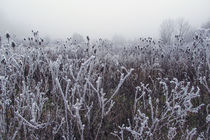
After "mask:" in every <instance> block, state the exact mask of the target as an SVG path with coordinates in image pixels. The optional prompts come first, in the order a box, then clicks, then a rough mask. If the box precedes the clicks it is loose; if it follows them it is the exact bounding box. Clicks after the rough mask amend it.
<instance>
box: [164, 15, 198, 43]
mask: <svg viewBox="0 0 210 140" xmlns="http://www.w3.org/2000/svg"><path fill="white" fill-rule="evenodd" d="M193 34H194V30H193V28H192V27H191V25H190V24H189V23H188V22H187V21H186V20H185V19H184V18H179V19H177V20H172V19H167V20H164V21H163V22H162V24H161V26H160V38H161V39H162V41H163V43H164V44H167V45H171V44H173V43H174V40H175V38H176V39H178V41H179V42H183V41H184V42H190V41H191V39H192V36H193ZM174 37H175V38H174Z"/></svg>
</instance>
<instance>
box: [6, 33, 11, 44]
mask: <svg viewBox="0 0 210 140" xmlns="http://www.w3.org/2000/svg"><path fill="white" fill-rule="evenodd" d="M6 38H7V40H8V43H9V39H10V34H9V33H6Z"/></svg>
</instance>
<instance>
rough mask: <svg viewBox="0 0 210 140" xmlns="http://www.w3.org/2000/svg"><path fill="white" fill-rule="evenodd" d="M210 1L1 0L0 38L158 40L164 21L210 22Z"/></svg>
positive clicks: (194, 23) (198, 23)
mask: <svg viewBox="0 0 210 140" xmlns="http://www.w3.org/2000/svg"><path fill="white" fill-rule="evenodd" d="M209 6H210V0H0V34H3V33H5V32H6V31H9V32H13V33H15V34H17V35H18V36H25V35H27V34H29V32H30V31H31V29H35V30H39V31H40V32H41V33H43V35H49V36H51V37H52V38H64V37H66V36H69V35H71V34H72V33H74V32H78V33H81V34H82V35H90V36H91V37H94V38H97V37H103V38H111V37H112V36H113V35H115V34H118V35H122V36H124V37H125V38H136V37H139V36H154V37H158V33H159V26H160V24H161V22H162V21H163V20H164V19H168V18H171V19H176V18H180V17H182V18H185V19H186V20H187V21H189V22H190V23H191V24H192V25H193V26H194V27H199V26H200V25H201V24H202V23H204V22H206V21H207V20H208V19H210V8H209Z"/></svg>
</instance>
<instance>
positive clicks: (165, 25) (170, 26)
mask: <svg viewBox="0 0 210 140" xmlns="http://www.w3.org/2000/svg"><path fill="white" fill-rule="evenodd" d="M174 31H175V28H174V21H173V20H171V19H167V20H164V21H163V22H162V24H161V26H160V37H161V39H162V41H163V43H164V44H171V43H172V36H173V33H174Z"/></svg>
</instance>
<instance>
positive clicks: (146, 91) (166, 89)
mask: <svg viewBox="0 0 210 140" xmlns="http://www.w3.org/2000/svg"><path fill="white" fill-rule="evenodd" d="M159 83H160V85H162V88H161V89H160V90H161V91H162V95H161V96H160V97H157V98H156V100H152V97H151V96H153V97H155V96H157V95H156V94H157V93H153V92H152V90H151V89H150V88H149V85H144V84H143V83H141V86H140V87H137V88H136V94H135V100H134V110H133V112H134V116H133V118H132V119H133V121H132V123H129V124H130V125H129V126H127V127H119V128H120V129H121V131H128V132H130V134H131V136H132V137H133V138H134V139H154V138H157V137H160V134H161V132H162V131H168V135H167V138H168V139H174V138H176V136H177V133H179V135H180V133H182V132H181V130H182V129H184V126H185V123H186V117H187V116H188V114H189V113H198V111H199V109H200V108H201V107H202V106H203V104H201V105H199V106H195V107H194V106H193V104H192V99H194V98H197V97H199V96H200V94H199V91H200V90H199V88H195V87H194V86H191V85H190V83H189V82H188V83H185V82H183V81H178V80H177V79H176V78H174V79H173V80H171V81H169V80H168V79H160V80H159ZM153 86H158V85H153ZM152 88H155V87H152ZM178 129H179V130H178ZM121 131H120V133H122V132H121ZM177 131H179V132H177ZM195 132H196V131H195ZM195 132H194V131H193V132H188V131H187V139H192V137H193V136H194V135H195V134H194V133H195ZM114 135H117V133H114ZM177 138H178V136H177Z"/></svg>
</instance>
